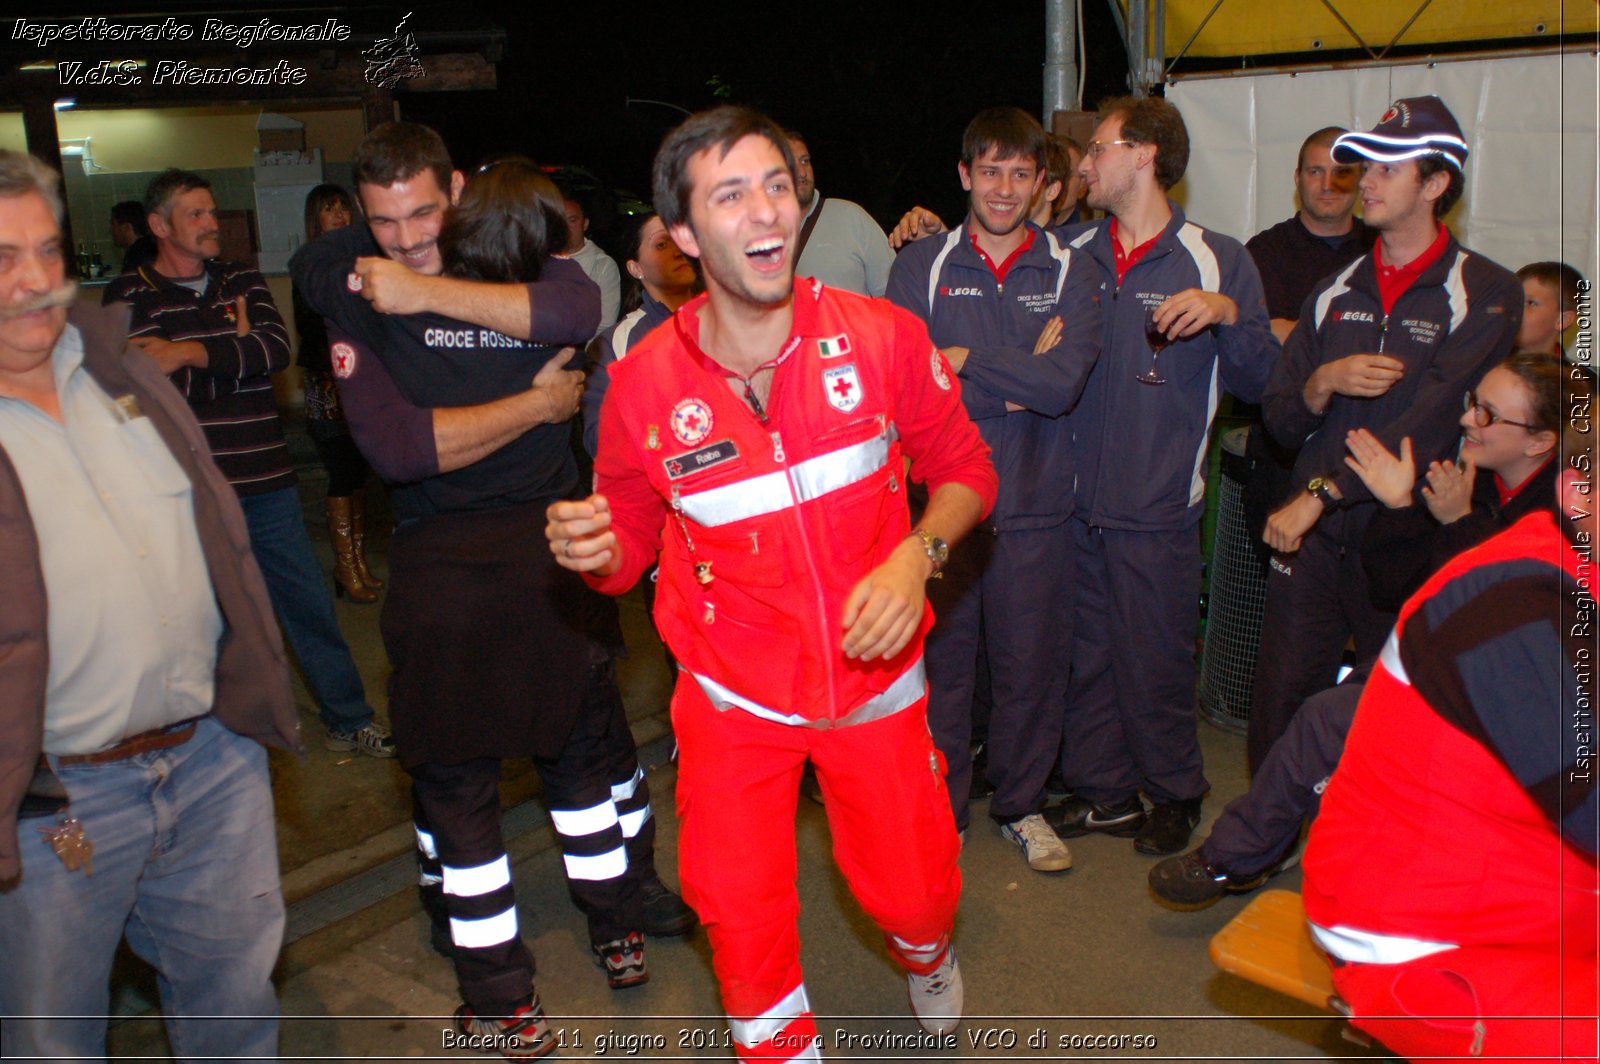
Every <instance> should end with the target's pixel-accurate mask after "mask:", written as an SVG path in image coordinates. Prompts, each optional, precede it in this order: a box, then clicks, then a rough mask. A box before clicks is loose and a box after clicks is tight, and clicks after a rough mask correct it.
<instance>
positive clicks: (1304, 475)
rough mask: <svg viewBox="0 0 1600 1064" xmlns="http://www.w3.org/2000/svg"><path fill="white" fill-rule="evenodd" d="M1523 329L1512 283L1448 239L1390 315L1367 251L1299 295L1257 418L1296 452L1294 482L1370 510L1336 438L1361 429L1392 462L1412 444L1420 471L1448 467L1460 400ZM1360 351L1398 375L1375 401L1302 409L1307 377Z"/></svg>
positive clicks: (1337, 399) (1517, 286) (1338, 399)
mask: <svg viewBox="0 0 1600 1064" xmlns="http://www.w3.org/2000/svg"><path fill="white" fill-rule="evenodd" d="M1521 324H1522V285H1521V283H1520V282H1518V281H1517V278H1516V276H1515V275H1513V274H1512V273H1511V272H1510V271H1508V270H1506V269H1505V268H1504V267H1502V266H1499V265H1497V264H1496V263H1494V262H1491V261H1490V260H1489V259H1486V258H1484V257H1483V256H1482V255H1479V254H1477V253H1475V252H1472V251H1468V250H1467V249H1466V248H1464V247H1462V246H1461V245H1460V244H1458V243H1456V240H1455V238H1454V237H1451V238H1450V239H1449V241H1448V242H1447V243H1446V245H1445V249H1444V253H1443V254H1442V255H1440V256H1439V258H1438V260H1437V261H1436V262H1434V263H1433V264H1432V265H1431V266H1429V267H1428V268H1427V269H1425V270H1423V271H1422V275H1421V276H1420V277H1418V278H1417V279H1416V281H1415V282H1414V283H1413V284H1412V285H1411V287H1410V288H1408V289H1406V291H1405V292H1404V293H1403V294H1401V296H1400V298H1399V300H1398V301H1396V303H1395V305H1394V308H1393V310H1391V311H1390V312H1389V313H1388V314H1384V312H1383V301H1382V300H1381V299H1380V298H1379V296H1378V274H1377V269H1376V267H1375V266H1374V264H1373V260H1372V255H1371V253H1370V252H1369V253H1368V254H1366V255H1363V256H1361V258H1359V259H1357V260H1356V261H1355V262H1353V263H1351V264H1350V265H1349V266H1346V267H1345V268H1344V269H1343V270H1341V271H1339V272H1338V273H1337V274H1335V275H1333V276H1332V277H1329V278H1326V279H1325V280H1323V281H1322V283H1320V284H1319V285H1317V287H1316V288H1315V289H1313V290H1312V292H1311V295H1309V296H1307V297H1306V302H1305V306H1304V307H1302V308H1301V311H1300V320H1299V324H1298V325H1296V326H1295V330H1294V332H1292V333H1290V334H1289V340H1288V343H1287V344H1285V345H1284V350H1283V359H1282V361H1281V362H1280V363H1279V365H1278V368H1277V370H1276V371H1275V372H1274V373H1273V375H1272V382H1271V383H1270V384H1269V385H1268V386H1267V392H1266V395H1265V397H1264V398H1263V399H1262V411H1261V412H1262V417H1263V419H1264V420H1265V421H1266V425H1267V429H1268V431H1270V432H1271V433H1272V435H1273V436H1274V437H1275V438H1276V439H1277V440H1278V441H1279V442H1280V443H1282V444H1283V445H1284V446H1285V447H1291V448H1295V447H1298V448H1300V457H1299V458H1298V459H1297V460H1296V462H1295V467H1294V469H1295V479H1296V480H1298V481H1299V482H1300V483H1301V484H1305V483H1306V482H1308V481H1309V480H1310V479H1311V478H1312V477H1314V476H1324V477H1328V478H1330V479H1332V480H1334V481H1335V482H1336V483H1337V484H1338V486H1339V491H1340V493H1341V494H1342V495H1343V496H1344V498H1345V499H1346V500H1347V501H1348V502H1351V503H1357V502H1365V501H1370V500H1371V499H1372V493H1371V492H1370V491H1368V490H1367V486H1366V485H1365V484H1363V483H1361V478H1360V477H1358V476H1356V475H1355V474H1354V473H1349V472H1348V470H1347V468H1346V466H1345V464H1344V456H1345V443H1344V440H1345V435H1346V433H1348V432H1349V431H1350V430H1351V429H1355V428H1361V427H1365V428H1366V429H1367V430H1368V431H1370V432H1372V433H1373V434H1374V435H1375V436H1377V437H1378V439H1379V440H1381V441H1382V442H1383V445H1384V446H1385V447H1387V448H1389V450H1390V451H1392V452H1394V453H1395V454H1398V453H1400V440H1401V438H1402V437H1405V436H1410V437H1411V444H1412V448H1413V452H1414V454H1415V455H1416V460H1417V468H1418V469H1419V470H1421V469H1426V468H1427V466H1428V463H1429V462H1430V461H1434V460H1440V461H1444V460H1447V459H1448V458H1450V457H1453V455H1454V449H1455V446H1456V443H1457V441H1458V439H1459V438H1460V428H1459V421H1460V418H1461V396H1462V394H1463V393H1464V392H1465V391H1466V390H1467V389H1468V388H1473V387H1476V386H1477V383H1478V381H1480V380H1481V379H1483V375H1484V374H1485V373H1488V372H1489V370H1491V369H1493V368H1494V366H1495V363H1497V362H1499V361H1501V360H1502V359H1504V358H1505V357H1506V356H1507V355H1509V354H1511V351H1512V349H1513V346H1514V345H1515V343H1516V339H1517V329H1518V328H1519V327H1520V326H1521ZM1362 353H1382V354H1386V355H1392V356H1393V357H1395V358H1398V359H1399V360H1400V361H1401V362H1403V363H1405V376H1404V377H1402V378H1401V379H1400V380H1399V381H1397V382H1396V383H1395V385H1394V387H1392V388H1390V389H1389V390H1388V391H1387V392H1385V393H1384V394H1383V395H1380V396H1378V397H1377V398H1375V399H1363V398H1351V397H1349V396H1343V395H1335V396H1334V397H1333V398H1332V399H1331V400H1330V401H1329V402H1328V408H1327V410H1325V411H1324V412H1323V413H1322V414H1321V415H1317V414H1313V413H1312V412H1311V411H1310V410H1309V409H1307V407H1306V403H1305V397H1304V394H1303V392H1304V389H1305V384H1306V381H1307V380H1308V379H1310V377H1311V374H1312V373H1313V372H1315V371H1316V369H1317V367H1319V366H1322V365H1325V364H1326V363H1329V362H1333V361H1335V360H1337V359H1340V358H1344V357H1345V356H1346V355H1354V354H1362Z"/></svg>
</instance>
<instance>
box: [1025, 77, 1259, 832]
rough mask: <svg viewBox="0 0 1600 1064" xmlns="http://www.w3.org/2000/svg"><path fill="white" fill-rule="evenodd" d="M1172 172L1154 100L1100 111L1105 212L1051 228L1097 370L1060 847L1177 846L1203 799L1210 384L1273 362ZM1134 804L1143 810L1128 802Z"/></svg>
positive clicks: (1080, 465)
mask: <svg viewBox="0 0 1600 1064" xmlns="http://www.w3.org/2000/svg"><path fill="white" fill-rule="evenodd" d="M1188 160H1189V137H1188V131H1187V129H1186V128H1185V126H1184V123H1183V116H1182V115H1180V114H1179V113H1178V110H1177V108H1176V107H1174V106H1173V105H1172V104H1170V103H1168V102H1167V101H1165V100H1161V99H1155V98H1149V99H1135V98H1132V97H1127V98H1123V99H1118V100H1113V101H1111V102H1109V103H1107V104H1104V105H1102V107H1101V111H1100V124H1099V125H1098V126H1097V127H1096V129H1095V131H1094V138H1093V140H1091V141H1090V143H1089V145H1088V150H1087V152H1086V153H1085V155H1084V158H1083V162H1082V164H1081V172H1082V174H1083V176H1084V179H1085V181H1086V182H1087V184H1088V187H1089V206H1091V207H1094V208H1097V209H1099V210H1103V211H1106V212H1108V213H1109V214H1110V215H1111V217H1110V218H1109V219H1108V220H1106V221H1103V222H1095V223H1092V224H1089V225H1086V226H1081V227H1078V228H1076V229H1071V230H1068V232H1067V234H1066V235H1067V244H1068V246H1069V247H1071V248H1074V249H1077V250H1079V251H1082V252H1087V253H1088V255H1089V257H1091V258H1092V259H1093V260H1094V261H1095V263H1096V264H1097V265H1098V267H1099V271H1100V276H1101V303H1102V305H1103V306H1104V308H1105V315H1104V325H1103V333H1102V342H1101V351H1102V354H1101V358H1100V364H1099V366H1098V368H1097V369H1096V370H1095V372H1094V373H1093V374H1092V375H1091V376H1090V379H1089V382H1088V384H1087V385H1086V386H1085V388H1084V393H1083V399H1082V401H1081V402H1080V403H1079V404H1078V408H1077V410H1076V411H1075V412H1074V413H1073V415H1072V420H1073V422H1074V430H1073V433H1074V440H1075V451H1074V460H1073V469H1074V472H1075V473H1076V474H1077V478H1078V494H1077V508H1076V510H1075V512H1074V516H1073V519H1072V520H1071V521H1070V522H1068V524H1069V526H1070V528H1071V531H1072V540H1073V543H1072V550H1073V554H1074V557H1075V559H1076V565H1077V580H1076V581H1075V584H1074V586H1073V591H1072V598H1073V610H1072V612H1073V617H1072V622H1071V623H1072V627H1073V630H1074V637H1075V643H1074V647H1073V653H1072V668H1073V677H1072V685H1071V690H1070V691H1069V695H1068V701H1067V714H1066V721H1065V741H1064V743H1063V751H1062V777H1063V778H1064V779H1065V781H1066V783H1067V785H1068V786H1069V787H1071V788H1073V790H1074V794H1073V795H1072V796H1071V797H1069V798H1067V799H1066V800H1065V801H1063V802H1062V803H1061V804H1059V805H1057V806H1054V807H1052V808H1050V809H1048V810H1046V811H1045V819H1046V821H1048V822H1049V823H1050V825H1051V826H1052V827H1053V828H1054V829H1055V830H1056V832H1057V834H1059V835H1061V836H1064V837H1071V836H1075V835H1084V834H1087V833H1088V832H1090V831H1101V832H1105V833H1107V834H1111V835H1118V836H1123V837H1129V836H1132V837H1134V848H1135V849H1137V850H1138V851H1139V852H1140V853H1146V854H1154V855H1161V854H1170V853H1177V852H1178V851H1180V850H1182V849H1184V848H1185V846H1186V845H1187V844H1188V841H1189V835H1190V833H1191V832H1192V831H1193V830H1194V827H1195V825H1196V824H1197V823H1198V822H1199V819H1200V800H1201V797H1202V796H1203V795H1204V794H1205V792H1206V790H1207V789H1208V784H1207V783H1206V780H1205V776H1204V774H1203V772H1202V770H1201V758H1200V743H1199V736H1198V734H1197V732H1196V725H1195V703H1194V698H1195V667H1194V634H1195V627H1196V623H1197V621H1198V619H1199V617H1198V603H1199V598H1200V574H1201V557H1200V527H1199V526H1200V519H1201V517H1202V516H1203V515H1204V513H1205V468H1206V451H1207V442H1208V438H1209V435H1210V428H1211V419H1212V416H1213V415H1214V414H1215V413H1216V409H1217V400H1218V398H1219V396H1220V393H1221V389H1222V388H1224V387H1226V388H1227V389H1228V390H1229V391H1230V392H1232V393H1233V394H1234V395H1237V396H1239V397H1240V398H1242V399H1246V400H1249V401H1251V402H1254V401H1255V400H1257V399H1258V398H1259V397H1260V395H1261V390H1262V388H1263V387H1264V386H1265V385H1266V382H1267V379H1268V377H1269V376H1270V375H1271V373H1272V366H1273V363H1274V362H1275V361H1276V360H1277V357H1278V350H1279V348H1278V342H1277V341H1276V340H1275V339H1273V336H1272V330H1271V328H1270V326H1269V324H1268V319H1267V308H1266V302H1265V299H1264V297H1263V295H1262V291H1261V278H1260V276H1259V274H1257V272H1256V268H1255V264H1254V262H1252V261H1251V259H1250V256H1249V255H1247V254H1246V253H1245V251H1244V248H1243V247H1242V246H1241V245H1240V244H1239V242H1238V241H1236V240H1233V239H1232V238H1230V237H1226V236H1223V235H1222V234H1220V233H1215V232H1212V231H1211V230H1209V229H1204V228H1202V227H1200V226H1198V225H1196V224H1194V223H1193V222H1191V221H1189V220H1188V219H1187V218H1185V217H1184V214H1183V210H1182V208H1181V207H1179V206H1178V205H1177V204H1176V203H1173V202H1172V201H1170V200H1169V199H1168V198H1167V190H1168V189H1170V188H1171V187H1172V186H1173V185H1175V184H1177V182H1178V180H1179V179H1180V178H1182V176H1183V172H1184V169H1185V167H1186V166H1187V165H1188ZM1141 790H1142V791H1144V793H1145V794H1146V795H1147V796H1148V797H1149V798H1150V801H1151V802H1152V804H1153V806H1154V808H1153V809H1151V810H1150V811H1149V812H1148V813H1146V811H1145V806H1144V803H1143V802H1142V801H1141V799H1140V797H1139V792H1140V791H1141Z"/></svg>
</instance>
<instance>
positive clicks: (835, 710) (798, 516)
mask: <svg viewBox="0 0 1600 1064" xmlns="http://www.w3.org/2000/svg"><path fill="white" fill-rule="evenodd" d="M752 416H754V415H752ZM770 435H771V436H772V460H773V461H774V462H777V463H778V464H779V465H781V466H783V467H784V482H785V483H786V484H788V485H789V498H790V500H791V501H792V502H793V503H794V523H795V525H796V527H798V528H799V529H800V546H801V549H802V550H803V551H804V553H805V557H806V561H807V562H808V563H809V564H808V565H807V566H806V568H807V569H808V570H809V575H810V576H811V589H812V591H813V593H814V594H815V595H816V600H817V629H818V631H817V635H818V637H819V640H820V641H819V642H818V644H817V645H818V646H820V647H821V648H822V654H821V655H820V656H821V658H822V663H823V668H825V669H827V671H828V676H827V683H828V719H829V720H838V719H839V704H838V698H839V687H838V684H837V683H836V682H835V677H834V668H833V653H832V648H831V646H830V643H829V640H830V639H832V638H833V637H834V633H832V632H830V631H829V630H828V599H827V595H826V594H825V593H824V591H823V588H822V580H821V579H820V578H819V577H818V576H817V574H818V573H819V572H821V571H822V567H821V565H820V564H818V559H817V557H816V553H815V551H813V550H812V548H811V537H810V535H808V534H807V532H806V520H805V515H804V514H803V513H801V512H800V507H801V506H802V505H803V504H802V503H801V501H800V496H799V495H798V494H797V493H796V492H795V490H794V479H793V477H792V476H791V475H790V473H789V468H790V467H789V465H788V463H787V461H786V460H785V456H784V451H783V436H782V434H781V433H778V432H776V431H774V432H772V433H771V434H770Z"/></svg>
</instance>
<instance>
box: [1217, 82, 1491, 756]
mask: <svg viewBox="0 0 1600 1064" xmlns="http://www.w3.org/2000/svg"><path fill="white" fill-rule="evenodd" d="M1333 158H1334V161H1335V162H1340V163H1347V162H1359V163H1361V164H1362V167H1363V174H1362V177H1361V184H1360V190H1361V205H1362V215H1363V219H1364V220H1365V222H1366V224H1367V226H1368V227H1369V228H1372V229H1376V230H1377V231H1378V234H1379V240H1378V242H1377V244H1375V245H1374V246H1373V249H1372V251H1370V252H1369V253H1368V254H1366V255H1363V256H1362V257H1361V258H1359V259H1357V260H1356V261H1355V262H1353V263H1351V264H1350V265H1349V266H1347V267H1345V268H1344V269H1342V270H1340V271H1339V272H1338V273H1336V274H1333V275H1332V276H1330V277H1328V278H1326V279H1324V280H1323V281H1322V282H1321V283H1320V284H1318V285H1317V287H1316V288H1315V289H1313V290H1312V292H1311V295H1310V296H1308V297H1307V299H1306V303H1305V306H1304V307H1303V308H1302V309H1301V313H1300V319H1299V324H1298V325H1296V327H1295V330H1294V332H1292V333H1291V334H1290V335H1289V340H1288V342H1287V343H1286V344H1285V345H1284V349H1283V359H1282V360H1281V361H1280V362H1279V363H1278V367H1277V369H1276V371H1275V372H1274V373H1273V376H1272V381H1271V383H1269V384H1268V386H1267V392H1266V395H1265V397H1264V398H1263V400H1262V415H1263V418H1264V420H1265V421H1266V425H1267V429H1268V430H1269V431H1270V432H1271V433H1272V434H1273V436H1274V437H1275V438H1276V439H1277V440H1278V442H1279V443H1281V444H1283V445H1284V446H1285V447H1291V448H1299V449H1300V457H1299V458H1298V459H1297V460H1296V462H1295V471H1294V476H1295V482H1296V483H1299V484H1301V485H1303V486H1304V487H1303V489H1302V490H1301V491H1300V492H1299V494H1297V495H1296V496H1295V497H1294V498H1292V499H1291V500H1290V501H1289V502H1288V503H1286V504H1284V506H1283V507H1281V508H1280V509H1279V510H1277V511H1276V512H1275V513H1273V514H1272V516H1271V517H1270V518H1268V520H1267V527H1266V533H1265V537H1264V538H1265V539H1266V541H1267V544H1268V545H1269V546H1270V547H1272V549H1273V551H1274V552H1275V553H1274V554H1273V558H1272V563H1271V572H1270V574H1269V576H1268V582H1267V603H1266V614H1265V617H1264V619H1263V622H1262V640H1261V651H1260V654H1259V656H1258V658H1257V661H1258V665H1257V669H1256V682H1255V695H1254V700H1253V704H1252V706H1251V711H1250V735H1249V757H1250V766H1251V768H1252V769H1254V768H1256V767H1258V766H1259V765H1260V764H1261V762H1262V761H1263V760H1264V759H1265V757H1266V754H1267V751H1268V750H1270V749H1271V748H1272V744H1273V743H1274V742H1275V741H1276V740H1277V738H1278V736H1279V735H1281V734H1283V731H1284V729H1285V728H1286V727H1287V726H1288V723H1289V720H1290V718H1291V717H1293V715H1294V712H1295V710H1296V709H1297V708H1298V707H1299V705H1300V703H1301V702H1303V701H1304V700H1305V699H1306V698H1307V697H1308V696H1309V695H1311V694H1312V693H1314V692H1316V691H1319V690H1321V689H1322V688H1324V687H1328V686H1330V685H1332V684H1333V683H1334V682H1335V679H1336V673H1337V671H1338V668H1339V664H1340V660H1341V658H1342V656H1343V653H1344V648H1345V644H1346V643H1347V642H1348V641H1349V640H1351V639H1352V638H1353V639H1354V641H1355V652H1356V659H1357V660H1358V661H1365V660H1367V659H1369V658H1371V657H1373V656H1375V655H1376V654H1377V651H1378V649H1379V647H1380V646H1381V645H1382V642H1383V640H1384V638H1385V637H1386V636H1387V635H1388V632H1389V629H1390V628H1391V627H1392V625H1393V623H1394V616H1393V615H1392V614H1385V613H1380V612H1378V611H1377V610H1376V609H1374V608H1373V606H1372V604H1371V602H1370V600H1369V598H1368V594H1367V580H1366V574H1365V572H1364V570H1363V569H1362V567H1361V558H1360V545H1361V540H1362V536H1363V534H1364V532H1365V531H1366V527H1367V522H1368V520H1369V519H1370V518H1371V516H1372V514H1373V512H1374V510H1375V509H1376V506H1377V504H1376V502H1375V501H1374V499H1373V497H1372V493H1371V492H1370V491H1369V490H1367V488H1366V486H1365V485H1364V484H1362V482H1361V479H1360V478H1359V477H1357V476H1355V475H1354V474H1353V473H1348V472H1346V470H1345V440H1346V437H1347V436H1348V435H1349V434H1350V433H1351V432H1354V431H1355V430H1356V429H1359V428H1365V429H1367V430H1368V431H1370V432H1372V433H1373V434H1374V435H1376V436H1377V437H1378V439H1379V440H1381V441H1382V442H1383V445H1384V446H1385V447H1387V448H1388V449H1389V450H1390V451H1392V452H1394V453H1396V454H1404V455H1405V456H1406V457H1408V458H1411V459H1412V460H1413V461H1414V462H1415V463H1416V468H1417V469H1419V470H1423V469H1426V468H1427V467H1428V463H1429V462H1431V461H1436V460H1437V461H1444V462H1449V461H1453V460H1454V458H1455V450H1454V447H1455V443H1456V441H1457V439H1458V438H1459V431H1458V420H1459V418H1460V417H1461V398H1462V395H1463V394H1464V393H1466V392H1467V391H1468V389H1471V388H1473V387H1475V386H1476V385H1477V383H1478V380H1479V379H1480V378H1481V377H1482V376H1483V375H1484V374H1485V373H1487V372H1488V371H1489V369H1490V367H1492V366H1493V365H1494V364H1495V363H1497V362H1499V361H1500V360H1501V359H1503V358H1505V356H1506V355H1508V354H1510V353H1511V351H1512V348H1513V345H1514V343H1515V341H1516V336H1517V327H1518V325H1519V324H1520V322H1521V320H1522V290H1521V286H1520V285H1519V284H1518V282H1517V279H1516V277H1514V276H1513V275H1512V274H1511V273H1510V272H1509V271H1507V270H1506V269H1504V268H1503V267H1501V266H1499V265H1497V264H1495V263H1494V262H1491V261H1490V260H1489V259H1486V258H1484V257H1483V256H1482V255H1479V254H1476V253H1475V252H1472V251H1469V250H1468V249H1467V248H1464V247H1462V246H1461V245H1460V244H1459V243H1457V242H1456V240H1455V238H1454V237H1453V236H1451V234H1450V230H1449V229H1447V228H1446V227H1445V225H1444V223H1443V221H1442V220H1441V219H1443V217H1444V216H1445V215H1446V214H1447V213H1448V212H1449V210H1450V208H1451V207H1453V206H1454V205H1455V203H1456V201H1457V200H1459V199H1460V198H1461V192H1462V188H1463V187H1464V184H1465V178H1464V176H1463V169H1464V167H1465V166H1466V161H1467V142H1466V140H1465V139H1464V138H1463V137H1462V134H1461V127H1460V126H1459V125H1458V124H1457V123H1456V120H1455V117H1454V116H1453V115H1452V114H1451V113H1450V111H1449V109H1448V108H1447V107H1445V105H1444V102H1443V101H1442V100H1440V99H1439V97H1437V96H1418V97H1413V98H1411V99H1404V100H1396V101H1395V102H1394V103H1393V104H1392V105H1390V107H1389V109H1388V110H1387V111H1386V112H1384V114H1383V117H1382V118H1381V119H1380V120H1379V121H1378V124H1377V125H1376V126H1374V127H1373V128H1372V129H1371V130H1370V131H1368V132H1364V133H1346V134H1344V135H1343V136H1341V137H1339V138H1338V139H1337V140H1336V141H1334V144H1333ZM1402 440H1409V444H1408V445H1407V448H1408V449H1404V450H1403V449H1402V447H1401V441H1402ZM1419 479H1420V478H1419Z"/></svg>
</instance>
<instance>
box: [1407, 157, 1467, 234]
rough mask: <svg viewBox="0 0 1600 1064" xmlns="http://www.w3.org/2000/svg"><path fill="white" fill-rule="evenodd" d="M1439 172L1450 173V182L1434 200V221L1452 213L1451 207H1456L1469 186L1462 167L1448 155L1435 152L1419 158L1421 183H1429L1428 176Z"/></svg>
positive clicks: (1418, 174)
mask: <svg viewBox="0 0 1600 1064" xmlns="http://www.w3.org/2000/svg"><path fill="white" fill-rule="evenodd" d="M1437 173H1444V174H1446V175H1448V176H1449V178H1450V183H1449V184H1448V185H1446V186H1445V187H1444V192H1443V193H1441V194H1440V196H1439V198H1438V199H1436V200H1434V201H1433V219H1434V221H1438V220H1439V219H1440V218H1443V217H1444V216H1445V215H1447V214H1449V213H1450V208H1451V207H1454V206H1455V205H1456V202H1457V201H1458V200H1460V199H1461V193H1462V191H1463V190H1464V189H1465V188H1466V187H1467V179H1466V177H1465V175H1463V174H1462V173H1461V167H1459V166H1457V165H1456V164H1455V163H1453V162H1451V161H1450V159H1449V158H1448V157H1447V156H1445V155H1442V154H1440V153H1439V152H1434V153H1433V154H1431V155H1424V156H1422V157H1421V158H1420V159H1418V160H1417V182H1418V183H1419V184H1424V185H1425V184H1427V183H1428V178H1430V177H1432V176H1433V175H1434V174H1437Z"/></svg>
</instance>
